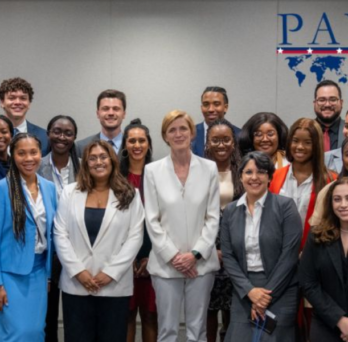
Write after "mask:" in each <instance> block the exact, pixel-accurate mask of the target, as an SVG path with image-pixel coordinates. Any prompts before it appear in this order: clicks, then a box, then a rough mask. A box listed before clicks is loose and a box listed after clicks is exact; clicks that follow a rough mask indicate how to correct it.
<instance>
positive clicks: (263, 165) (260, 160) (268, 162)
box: [238, 151, 275, 180]
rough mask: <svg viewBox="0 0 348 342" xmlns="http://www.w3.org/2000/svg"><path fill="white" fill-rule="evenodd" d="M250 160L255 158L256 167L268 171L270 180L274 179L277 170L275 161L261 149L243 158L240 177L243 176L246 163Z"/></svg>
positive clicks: (239, 169)
mask: <svg viewBox="0 0 348 342" xmlns="http://www.w3.org/2000/svg"><path fill="white" fill-rule="evenodd" d="M250 160H253V161H254V162H255V164H256V167H257V168H258V169H259V170H265V171H267V174H268V177H269V180H271V179H272V177H273V174H274V171H275V166H274V163H273V161H272V159H271V158H270V157H269V155H268V154H266V153H265V152H260V151H253V152H249V153H247V154H246V155H245V156H244V157H243V158H242V161H241V162H240V165H239V168H238V174H239V177H241V176H242V173H243V170H244V169H245V167H246V165H247V164H248V163H249V161H250Z"/></svg>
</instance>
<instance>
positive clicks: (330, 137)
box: [313, 80, 344, 152]
mask: <svg viewBox="0 0 348 342" xmlns="http://www.w3.org/2000/svg"><path fill="white" fill-rule="evenodd" d="M313 104H314V112H315V115H316V116H317V118H316V120H317V121H318V123H319V124H320V126H321V128H322V130H323V138H324V151H325V152H327V151H331V150H334V149H337V148H340V147H341V144H342V141H343V140H344V136H343V128H344V120H342V119H341V111H342V106H343V100H342V92H341V88H340V87H339V85H338V84H337V83H335V82H333V81H330V80H324V81H322V82H320V83H318V84H317V86H316V88H315V91H314V101H313Z"/></svg>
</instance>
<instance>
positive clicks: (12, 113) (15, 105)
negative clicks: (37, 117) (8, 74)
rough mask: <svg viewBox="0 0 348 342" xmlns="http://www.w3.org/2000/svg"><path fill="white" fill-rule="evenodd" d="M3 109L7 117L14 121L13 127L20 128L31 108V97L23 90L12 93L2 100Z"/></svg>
mask: <svg viewBox="0 0 348 342" xmlns="http://www.w3.org/2000/svg"><path fill="white" fill-rule="evenodd" d="M1 107H2V108H3V109H4V111H5V114H6V116H7V117H8V118H9V119H10V120H11V121H12V123H13V126H14V127H17V126H19V125H20V124H21V123H22V122H23V121H24V120H25V115H26V114H27V111H28V110H29V107H30V100H29V95H28V94H26V93H23V91H22V90H17V91H10V92H8V93H6V94H5V96H4V99H3V100H1Z"/></svg>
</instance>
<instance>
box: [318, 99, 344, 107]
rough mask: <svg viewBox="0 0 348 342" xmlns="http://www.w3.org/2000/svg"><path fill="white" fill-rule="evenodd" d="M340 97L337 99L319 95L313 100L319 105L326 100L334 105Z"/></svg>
mask: <svg viewBox="0 0 348 342" xmlns="http://www.w3.org/2000/svg"><path fill="white" fill-rule="evenodd" d="M339 100H340V99H338V98H337V97H329V98H326V97H319V99H316V100H315V102H316V103H317V104H318V105H319V106H323V105H324V104H326V102H329V104H331V105H335V104H337V103H338V101H339Z"/></svg>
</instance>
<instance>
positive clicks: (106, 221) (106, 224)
mask: <svg viewBox="0 0 348 342" xmlns="http://www.w3.org/2000/svg"><path fill="white" fill-rule="evenodd" d="M116 205H117V199H116V197H115V195H114V193H113V191H112V190H111V189H110V190H109V198H108V203H107V205H106V208H105V214H104V217H103V220H102V223H101V226H100V230H99V233H98V235H97V238H96V240H95V242H94V244H93V249H94V248H96V247H97V246H98V244H99V243H100V242H101V240H102V239H103V237H104V235H105V234H106V233H107V231H108V229H109V228H110V223H111V221H112V219H113V217H114V216H115V215H116V212H117V209H116Z"/></svg>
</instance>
